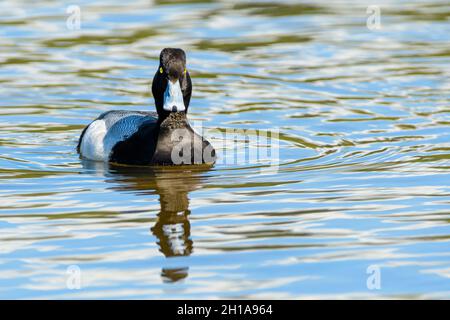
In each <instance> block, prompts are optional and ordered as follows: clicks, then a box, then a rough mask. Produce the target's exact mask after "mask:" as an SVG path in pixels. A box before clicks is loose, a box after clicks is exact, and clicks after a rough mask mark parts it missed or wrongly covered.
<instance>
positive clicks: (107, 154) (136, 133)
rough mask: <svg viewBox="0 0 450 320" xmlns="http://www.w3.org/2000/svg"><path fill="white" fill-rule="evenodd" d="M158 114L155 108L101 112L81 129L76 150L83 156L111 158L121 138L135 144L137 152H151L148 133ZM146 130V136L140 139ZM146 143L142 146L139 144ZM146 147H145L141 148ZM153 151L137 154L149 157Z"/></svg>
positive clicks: (98, 158) (152, 129) (100, 159)
mask: <svg viewBox="0 0 450 320" xmlns="http://www.w3.org/2000/svg"><path fill="white" fill-rule="evenodd" d="M157 119H158V116H157V114H156V113H155V112H142V111H125V110H113V111H108V112H105V113H103V114H101V115H100V116H99V117H98V118H97V119H95V120H94V121H93V122H91V123H90V124H89V125H88V126H87V127H86V128H85V129H84V131H83V132H82V134H81V136H80V140H79V142H78V148H77V149H78V152H79V153H80V154H81V156H82V157H84V158H87V159H90V160H96V161H114V159H113V158H112V157H114V156H115V155H114V154H116V156H117V152H113V149H117V147H119V146H120V145H121V142H122V145H123V142H125V141H126V142H127V144H128V142H130V141H131V143H133V144H137V147H138V148H139V149H140V151H139V152H140V153H142V152H144V151H145V152H147V153H152V152H154V147H155V146H154V145H152V139H151V141H148V136H149V135H151V134H152V132H153V131H154V130H155V128H156V123H157ZM144 134H145V136H146V138H147V139H146V140H145V141H144V140H142V141H141V140H140V137H141V136H142V137H143V135H144ZM139 144H145V146H139ZM144 147H145V148H144ZM151 156H152V154H144V155H142V154H141V155H140V157H141V158H142V157H147V158H150V159H151Z"/></svg>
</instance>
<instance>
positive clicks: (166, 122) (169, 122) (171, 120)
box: [159, 112, 188, 130]
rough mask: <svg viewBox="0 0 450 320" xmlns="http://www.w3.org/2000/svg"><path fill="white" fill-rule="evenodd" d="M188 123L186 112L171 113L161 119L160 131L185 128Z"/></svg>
mask: <svg viewBox="0 0 450 320" xmlns="http://www.w3.org/2000/svg"><path fill="white" fill-rule="evenodd" d="M187 123H188V120H187V117H186V112H171V113H169V115H168V116H167V117H165V118H164V119H162V120H161V121H160V123H159V127H160V129H163V130H164V129H168V130H173V129H178V128H184V127H186V124H187Z"/></svg>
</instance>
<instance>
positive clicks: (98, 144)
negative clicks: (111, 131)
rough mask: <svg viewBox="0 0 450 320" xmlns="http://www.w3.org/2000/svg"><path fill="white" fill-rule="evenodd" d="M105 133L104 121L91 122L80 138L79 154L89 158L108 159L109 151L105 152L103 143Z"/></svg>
mask: <svg viewBox="0 0 450 320" xmlns="http://www.w3.org/2000/svg"><path fill="white" fill-rule="evenodd" d="M105 135H106V125H105V121H103V120H95V121H94V122H92V123H91V124H90V125H89V127H88V128H87V130H86V132H85V133H84V136H83V140H81V146H80V153H81V155H82V156H83V157H84V158H87V159H90V160H95V161H108V156H109V152H105V151H106V150H104V144H103V139H104V138H105ZM109 151H111V150H109Z"/></svg>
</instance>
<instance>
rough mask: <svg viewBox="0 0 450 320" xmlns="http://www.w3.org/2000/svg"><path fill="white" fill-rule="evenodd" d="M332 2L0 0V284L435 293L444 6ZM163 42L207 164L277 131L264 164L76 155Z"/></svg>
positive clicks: (169, 292)
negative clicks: (373, 14)
mask: <svg viewBox="0 0 450 320" xmlns="http://www.w3.org/2000/svg"><path fill="white" fill-rule="evenodd" d="M328 2H329V1H310V2H306V1H292V2H288V1H280V2H277V4H273V3H270V2H266V1H246V2H242V1H240V2H237V1H236V2H233V1H217V2H215V1H154V2H152V1H135V2H133V4H129V3H126V2H124V1H96V2H95V3H91V1H76V2H75V3H74V2H73V1H71V2H63V1H49V0H47V1H39V2H34V1H12V0H11V1H10V0H7V1H2V2H1V3H0V12H2V15H1V16H0V46H1V51H0V105H1V108H0V181H1V182H0V199H1V202H0V228H1V231H0V242H1V246H0V297H1V298H64V299H70V298H182V299H184V298H373V297H386V298H450V281H449V277H450V255H449V250H448V248H449V239H450V225H449V221H450V187H449V185H450V184H449V181H450V161H449V160H450V143H449V141H450V128H449V126H450V107H449V101H450V100H449V98H450V95H449V92H450V91H449V89H450V82H449V79H450V78H449V76H450V69H449V62H450V24H449V18H450V5H449V4H448V1H446V0H433V1H386V0H382V1H381V0H380V1H376V3H372V1H370V2H369V1H367V2H364V1H354V2H350V1H335V2H332V3H331V4H330V3H328ZM73 4H75V5H78V6H79V7H80V9H81V17H82V19H81V29H80V30H77V29H76V25H74V24H73V20H70V21H69V22H68V23H66V22H67V21H66V20H67V18H68V17H69V14H68V13H66V10H67V8H68V6H69V5H73ZM374 4H375V5H379V6H380V8H381V21H380V22H381V29H379V30H371V29H369V28H368V27H367V25H366V20H367V17H368V14H367V13H366V9H367V6H368V5H374ZM71 23H72V24H71ZM74 26H75V29H74V30H72V29H73V27H74ZM370 26H372V25H370ZM166 46H173V47H182V48H184V49H185V50H186V51H187V55H188V68H189V70H190V73H191V75H192V78H193V83H194V95H193V99H192V101H191V107H190V119H191V120H192V121H194V120H196V121H202V123H203V125H204V126H205V127H207V128H208V129H211V130H212V131H213V132H214V130H215V132H216V135H215V136H214V137H212V143H213V144H214V145H215V147H216V149H217V151H218V154H219V156H221V157H222V158H221V159H228V157H231V156H230V152H229V151H230V146H229V144H227V143H223V141H222V138H221V137H220V135H218V134H217V133H218V132H222V131H224V130H227V129H255V130H266V131H270V130H279V138H278V140H276V143H277V144H279V147H280V149H279V156H280V163H279V167H278V170H272V171H270V170H269V171H265V172H263V170H261V169H263V168H266V167H267V164H266V163H265V162H264V161H261V162H257V163H246V162H239V163H224V161H222V162H221V163H218V164H216V165H215V166H214V167H213V168H190V167H184V168H176V169H173V168H124V167H117V166H116V167H114V166H108V165H103V164H101V163H92V162H89V161H81V160H80V159H79V157H78V155H77V153H76V152H75V146H76V143H77V139H78V137H79V134H80V132H81V130H82V128H83V127H84V126H85V125H86V124H88V123H89V122H90V121H91V120H92V119H94V118H95V117H96V116H97V115H98V114H99V113H101V112H103V111H106V110H111V109H126V110H153V100H152V96H151V93H150V90H149V86H150V83H151V79H152V77H153V74H154V72H155V71H156V69H157V65H158V54H159V51H160V50H161V49H162V48H163V47H166ZM238 138H239V137H238ZM237 143H238V145H239V146H240V147H239V150H240V151H241V152H244V151H246V150H248V146H247V145H246V144H245V139H244V138H243V137H240V138H239V139H238V141H237ZM231 154H232V153H231ZM78 275H80V276H81V277H80V278H78V277H77V276H78ZM77 279H81V288H80V289H76V284H77V282H76V280H77ZM368 280H369V286H368V285H367V282H368ZM377 280H380V281H379V282H377ZM374 284H375V285H374ZM378 284H379V289H377V287H378ZM74 287H75V289H74Z"/></svg>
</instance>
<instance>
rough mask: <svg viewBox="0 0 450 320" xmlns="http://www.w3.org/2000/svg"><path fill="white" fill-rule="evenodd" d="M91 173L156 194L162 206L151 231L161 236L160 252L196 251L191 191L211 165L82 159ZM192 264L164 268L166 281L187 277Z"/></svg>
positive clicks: (125, 188)
mask: <svg viewBox="0 0 450 320" xmlns="http://www.w3.org/2000/svg"><path fill="white" fill-rule="evenodd" d="M82 164H83V168H85V169H87V170H88V171H89V174H91V173H93V172H95V173H96V174H103V175H105V176H109V178H110V179H108V180H107V181H108V182H110V183H113V184H116V185H117V186H115V187H113V188H112V189H115V190H121V191H125V192H130V191H133V190H134V191H137V192H138V194H140V195H142V196H146V195H149V194H155V193H156V194H157V195H158V196H159V203H160V206H161V209H160V212H159V213H158V214H157V219H156V222H155V224H154V225H153V227H151V232H152V234H153V235H154V236H155V237H156V238H157V239H158V241H157V245H158V247H159V251H160V252H161V253H162V254H164V256H165V257H167V258H170V257H179V256H189V255H190V254H191V253H192V251H193V241H192V240H191V225H190V223H189V215H190V210H189V192H190V191H192V190H194V189H196V188H198V186H199V185H200V183H201V180H202V176H201V175H200V174H201V173H204V172H206V171H207V170H208V169H209V168H210V167H209V166H206V165H202V166H196V167H188V166H185V167H133V166H121V165H114V164H105V163H99V162H93V161H88V160H82ZM188 271H189V267H182V268H180V267H177V268H170V267H163V268H162V271H161V276H162V277H163V279H164V281H166V282H176V281H179V280H182V279H184V278H186V277H187V276H188Z"/></svg>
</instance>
